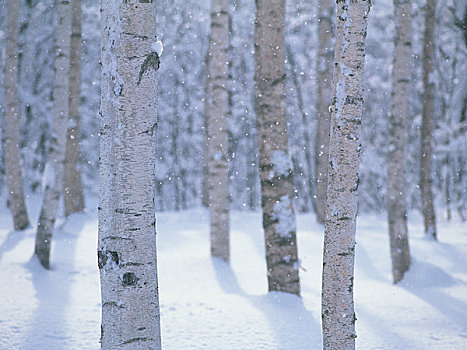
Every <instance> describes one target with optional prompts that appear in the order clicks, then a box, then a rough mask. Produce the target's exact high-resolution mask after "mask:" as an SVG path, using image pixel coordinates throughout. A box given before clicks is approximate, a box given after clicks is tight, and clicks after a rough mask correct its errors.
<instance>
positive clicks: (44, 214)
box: [35, 0, 71, 269]
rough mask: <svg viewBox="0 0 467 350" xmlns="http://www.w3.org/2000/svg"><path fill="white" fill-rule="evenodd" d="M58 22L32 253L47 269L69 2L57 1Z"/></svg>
mask: <svg viewBox="0 0 467 350" xmlns="http://www.w3.org/2000/svg"><path fill="white" fill-rule="evenodd" d="M57 17H58V24H57V29H56V34H55V75H54V89H53V101H54V107H53V122H52V136H51V139H50V144H49V152H48V155H47V163H46V165H45V171H44V185H45V188H44V196H43V201H42V208H41V213H40V216H39V222H38V224H37V234H36V246H35V254H36V255H37V257H38V258H39V261H40V262H41V264H42V265H43V266H44V267H45V268H46V269H48V268H49V264H50V246H51V243H52V233H53V229H54V224H55V219H56V217H57V210H58V204H59V199H60V195H61V191H62V188H63V169H64V161H65V147H66V123H67V119H68V117H67V116H68V73H69V67H70V37H71V35H70V30H71V4H70V1H67V0H60V1H58V3H57Z"/></svg>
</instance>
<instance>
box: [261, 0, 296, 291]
mask: <svg viewBox="0 0 467 350" xmlns="http://www.w3.org/2000/svg"><path fill="white" fill-rule="evenodd" d="M284 18H285V0H257V1H256V22H255V67H256V68H255V109H256V116H257V133H258V151H259V168H260V180H261V206H262V210H263V228H264V236H265V246H266V263H267V269H268V286H269V291H283V292H287V293H292V294H297V295H300V281H299V275H298V268H299V264H300V263H299V261H298V254H297V242H296V223H295V210H294V206H293V176H292V164H291V161H290V157H289V153H288V142H287V122H286V114H285V107H286V106H285V103H286V102H285V66H284V60H285V52H284V51H285V50H284Z"/></svg>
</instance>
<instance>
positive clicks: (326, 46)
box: [315, 0, 334, 223]
mask: <svg viewBox="0 0 467 350" xmlns="http://www.w3.org/2000/svg"><path fill="white" fill-rule="evenodd" d="M333 12H334V5H333V2H332V1H329V0H319V19H318V20H319V22H318V36H319V49H318V62H317V67H316V70H317V72H318V91H317V92H318V106H317V110H318V126H317V127H318V130H317V131H316V139H315V178H316V205H315V207H316V219H317V220H318V222H320V223H324V222H325V221H326V190H327V184H328V158H329V131H330V127H331V113H330V111H329V106H330V105H331V100H332V68H333V56H334V47H333V44H334V43H333V37H334V23H333Z"/></svg>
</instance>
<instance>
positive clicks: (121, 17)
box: [98, 0, 161, 350]
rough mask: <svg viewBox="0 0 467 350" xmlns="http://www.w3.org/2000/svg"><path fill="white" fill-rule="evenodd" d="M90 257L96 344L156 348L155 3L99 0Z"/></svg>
mask: <svg viewBox="0 0 467 350" xmlns="http://www.w3.org/2000/svg"><path fill="white" fill-rule="evenodd" d="M101 9H102V12H101V15H102V19H101V21H102V22H101V23H102V27H101V29H102V51H101V55H102V56H101V62H102V88H101V89H102V90H101V91H102V100H101V116H102V121H101V140H100V150H101V154H100V180H99V201H100V203H99V239H98V261H99V269H100V278H101V294H102V325H101V346H102V348H103V349H109V350H110V349H117V348H118V349H161V336H160V312H159V295H158V281H157V257H156V226H155V225H156V222H155V217H154V215H155V206H154V199H155V198H154V192H155V158H156V156H155V145H156V142H155V132H156V127H157V115H156V110H157V94H158V91H157V86H158V85H157V77H156V75H157V74H156V71H157V69H158V68H159V56H158V54H157V53H156V52H154V51H153V46H155V45H153V44H154V41H155V38H156V37H157V33H156V25H155V23H156V21H155V18H156V2H152V1H146V2H143V1H138V0H119V1H114V0H102V1H101Z"/></svg>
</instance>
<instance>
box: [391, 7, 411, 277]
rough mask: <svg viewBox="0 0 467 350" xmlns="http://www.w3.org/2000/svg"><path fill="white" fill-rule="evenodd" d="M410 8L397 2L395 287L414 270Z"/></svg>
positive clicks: (393, 157)
mask: <svg viewBox="0 0 467 350" xmlns="http://www.w3.org/2000/svg"><path fill="white" fill-rule="evenodd" d="M410 8H411V4H410V0H394V21H395V33H394V58H393V68H392V93H391V115H390V118H389V152H388V179H387V206H388V224H389V241H390V249H391V260H392V276H393V282H394V283H397V282H399V281H400V280H401V279H402V277H403V276H404V273H405V271H407V270H408V269H409V266H410V253H409V239H408V229H407V188H406V187H407V184H406V162H407V161H406V158H405V155H406V151H407V149H406V148H407V147H406V143H407V126H406V124H407V122H406V121H407V116H408V112H409V92H410V80H409V77H410V60H411V55H412V50H411V40H410V33H411V32H412V30H411V27H410V23H411V15H410Z"/></svg>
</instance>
